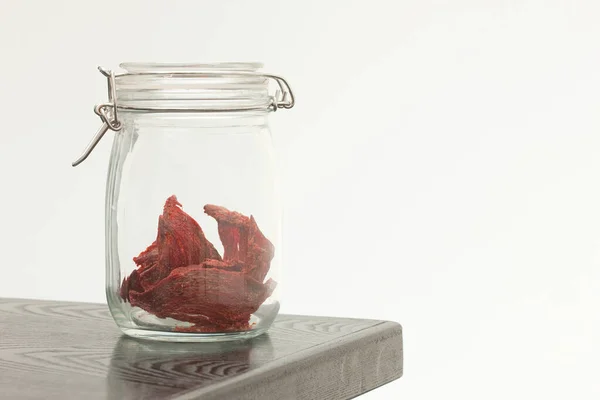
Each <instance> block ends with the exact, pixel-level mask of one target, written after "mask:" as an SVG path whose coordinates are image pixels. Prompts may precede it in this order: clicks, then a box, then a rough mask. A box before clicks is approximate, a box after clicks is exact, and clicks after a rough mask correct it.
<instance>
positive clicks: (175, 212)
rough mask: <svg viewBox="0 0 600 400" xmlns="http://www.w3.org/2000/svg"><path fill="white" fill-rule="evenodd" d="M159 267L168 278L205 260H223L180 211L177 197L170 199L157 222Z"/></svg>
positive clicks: (200, 231) (198, 227) (197, 228)
mask: <svg viewBox="0 0 600 400" xmlns="http://www.w3.org/2000/svg"><path fill="white" fill-rule="evenodd" d="M156 241H157V242H158V256H159V265H160V268H161V270H163V273H164V274H165V276H166V275H168V274H169V272H170V271H171V270H173V269H175V268H177V267H183V266H186V265H194V264H199V263H200V262H202V261H204V260H206V259H217V260H218V259H221V256H220V255H219V252H218V251H217V249H215V247H214V246H213V245H212V243H210V242H209V241H208V239H206V237H205V236H204V232H203V231H202V228H200V225H198V223H197V222H196V221H195V220H194V219H193V218H192V217H191V216H189V215H188V214H187V213H185V212H184V211H183V209H182V208H181V204H180V203H179V202H178V201H177V197H175V196H171V197H169V198H168V199H167V201H166V203H165V206H164V209H163V215H161V216H160V217H159V218H158V236H157V238H156Z"/></svg>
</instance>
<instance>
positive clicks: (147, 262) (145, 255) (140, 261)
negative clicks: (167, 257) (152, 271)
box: [133, 240, 158, 269]
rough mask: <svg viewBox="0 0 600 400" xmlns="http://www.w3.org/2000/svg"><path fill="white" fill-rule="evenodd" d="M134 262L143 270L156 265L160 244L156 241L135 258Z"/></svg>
mask: <svg viewBox="0 0 600 400" xmlns="http://www.w3.org/2000/svg"><path fill="white" fill-rule="evenodd" d="M133 262H135V263H136V265H137V266H138V267H140V268H141V269H145V268H148V267H150V266H151V265H154V264H156V263H157V262H158V243H156V240H155V241H154V242H153V243H152V244H151V245H150V246H148V248H147V249H146V250H144V251H142V252H141V253H140V254H139V255H138V256H137V257H133Z"/></svg>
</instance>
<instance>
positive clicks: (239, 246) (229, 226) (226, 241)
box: [204, 204, 250, 261]
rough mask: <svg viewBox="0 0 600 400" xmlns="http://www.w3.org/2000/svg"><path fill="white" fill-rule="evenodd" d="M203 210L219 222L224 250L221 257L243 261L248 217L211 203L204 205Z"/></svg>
mask: <svg viewBox="0 0 600 400" xmlns="http://www.w3.org/2000/svg"><path fill="white" fill-rule="evenodd" d="M204 212H205V213H206V214H208V215H210V216H211V217H213V218H214V219H216V220H217V222H218V224H219V238H220V239H221V243H223V248H224V250H225V251H224V253H223V259H225V260H240V261H245V259H246V253H247V251H248V226H249V225H250V218H248V217H246V216H245V215H242V214H240V213H238V212H236V211H229V210H228V209H226V208H225V207H221V206H215V205H213V204H207V205H205V206H204Z"/></svg>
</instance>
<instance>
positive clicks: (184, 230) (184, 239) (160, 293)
mask: <svg viewBox="0 0 600 400" xmlns="http://www.w3.org/2000/svg"><path fill="white" fill-rule="evenodd" d="M204 210H205V212H206V213H207V214H208V215H210V216H212V217H213V218H215V219H216V220H217V223H218V229H219V237H220V239H221V242H222V243H223V247H224V250H225V251H224V256H223V259H222V258H221V256H220V255H219V253H218V251H217V250H216V249H215V247H214V246H213V245H212V243H210V242H209V241H208V240H207V239H206V237H205V236H204V232H203V231H202V228H201V227H200V225H198V223H197V222H196V221H195V220H194V219H193V218H192V217H191V216H189V215H188V214H186V213H185V212H184V211H183V209H182V208H181V204H180V203H179V202H178V201H177V198H176V197H175V196H171V197H169V198H168V199H167V201H166V203H165V206H164V208H163V213H162V215H160V216H159V221H158V234H157V238H156V240H155V241H154V242H153V243H152V244H151V245H150V246H148V248H147V249H146V250H144V251H143V252H141V253H140V254H139V255H138V256H137V257H134V259H133V261H134V262H135V263H136V265H137V266H138V269H136V270H134V271H133V272H132V273H131V274H130V275H129V277H128V278H125V279H124V280H123V283H122V285H121V290H120V295H121V297H122V298H123V299H124V300H125V301H129V302H130V303H131V305H132V306H137V307H140V308H142V309H144V310H146V311H148V312H149V313H152V314H154V315H155V316H157V317H159V318H167V317H170V318H174V319H177V320H180V321H186V322H190V323H194V324H195V325H193V326H191V327H178V328H176V330H178V331H182V332H183V331H185V332H232V331H243V330H248V329H251V325H249V320H250V316H251V314H252V313H253V312H255V311H256V310H257V309H258V307H260V305H261V304H262V303H263V302H264V301H265V300H266V299H267V298H268V297H269V296H270V295H271V294H272V292H273V290H274V289H275V286H276V285H277V284H276V282H275V281H273V280H272V279H269V280H268V281H267V282H265V283H262V282H263V280H264V278H265V277H266V275H267V273H268V271H269V268H270V263H271V260H272V258H273V255H274V247H273V244H272V243H271V242H270V241H269V240H268V239H267V238H266V237H265V236H264V235H263V234H262V232H261V231H260V229H259V228H258V225H257V224H256V221H255V220H254V217H252V216H250V217H246V216H245V215H242V214H240V213H238V212H235V211H229V210H228V209H226V208H224V207H220V206H215V205H210V204H209V205H206V206H205V207H204Z"/></svg>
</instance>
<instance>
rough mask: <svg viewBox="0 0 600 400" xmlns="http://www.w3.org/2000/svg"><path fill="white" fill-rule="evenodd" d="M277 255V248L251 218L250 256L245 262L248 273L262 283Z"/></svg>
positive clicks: (248, 255)
mask: <svg viewBox="0 0 600 400" xmlns="http://www.w3.org/2000/svg"><path fill="white" fill-rule="evenodd" d="M274 255H275V246H273V243H271V242H270V241H269V239H267V238H266V237H265V235H263V233H262V232H261V231H260V229H258V225H257V224H256V221H255V220H254V217H253V216H250V227H249V232H248V254H247V257H246V259H245V260H244V261H245V264H246V269H245V271H246V273H248V274H249V275H250V276H252V277H253V278H254V279H256V280H258V281H259V282H262V281H263V280H264V279H265V277H266V276H267V273H268V272H269V268H270V267H271V260H273V257H274Z"/></svg>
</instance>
